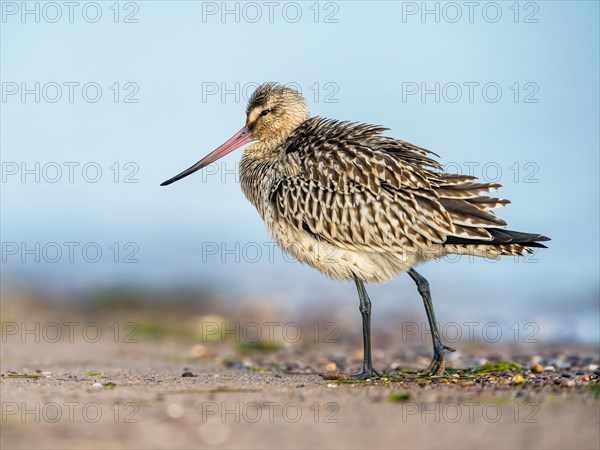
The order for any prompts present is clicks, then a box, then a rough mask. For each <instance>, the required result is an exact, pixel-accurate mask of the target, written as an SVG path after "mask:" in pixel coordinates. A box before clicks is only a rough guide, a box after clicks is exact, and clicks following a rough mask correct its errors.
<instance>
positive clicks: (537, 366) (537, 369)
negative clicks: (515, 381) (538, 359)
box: [531, 363, 544, 373]
mask: <svg viewBox="0 0 600 450" xmlns="http://www.w3.org/2000/svg"><path fill="white" fill-rule="evenodd" d="M531 371H532V372H533V373H542V372H543V371H544V368H543V367H542V365H541V364H539V363H537V364H535V365H534V366H533V367H532V368H531Z"/></svg>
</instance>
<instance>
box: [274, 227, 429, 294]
mask: <svg viewBox="0 0 600 450" xmlns="http://www.w3.org/2000/svg"><path fill="white" fill-rule="evenodd" d="M268 225H269V224H268ZM269 230H270V231H271V234H272V236H273V238H274V239H275V240H276V241H277V242H278V243H279V245H280V246H281V248H282V249H283V250H284V251H286V252H287V253H289V254H290V255H292V256H293V257H294V258H296V259H297V260H298V261H300V262H302V263H305V264H308V265H309V266H311V267H314V268H315V269H317V270H318V271H319V272H321V273H323V274H325V275H327V276H328V277H330V278H333V279H335V280H340V281H347V280H352V279H353V278H354V275H356V276H357V277H358V278H360V279H361V280H363V281H364V282H367V283H385V282H387V281H390V280H392V279H394V278H396V277H397V276H398V275H400V274H401V273H403V272H406V271H407V270H408V269H410V268H411V267H413V266H415V265H417V264H419V263H420V262H422V261H423V257H422V255H420V254H416V253H412V254H410V255H400V254H397V253H381V252H367V251H356V250H348V249H344V248H341V247H338V246H336V245H333V244H330V243H329V242H325V241H322V240H319V239H315V238H314V237H313V236H312V235H311V234H309V233H307V232H306V231H304V230H298V229H295V228H291V227H289V226H286V225H285V224H277V223H275V224H271V226H269Z"/></svg>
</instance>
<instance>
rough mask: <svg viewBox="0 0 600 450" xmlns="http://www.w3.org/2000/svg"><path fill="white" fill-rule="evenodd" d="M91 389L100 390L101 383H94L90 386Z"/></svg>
mask: <svg viewBox="0 0 600 450" xmlns="http://www.w3.org/2000/svg"><path fill="white" fill-rule="evenodd" d="M92 387H93V388H95V389H98V388H101V387H102V383H98V382H96V383H94V384H92Z"/></svg>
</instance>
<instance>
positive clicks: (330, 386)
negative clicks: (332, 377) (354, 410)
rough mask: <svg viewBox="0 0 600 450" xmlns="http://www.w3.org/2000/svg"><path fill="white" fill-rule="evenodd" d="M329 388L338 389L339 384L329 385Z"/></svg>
mask: <svg viewBox="0 0 600 450" xmlns="http://www.w3.org/2000/svg"><path fill="white" fill-rule="evenodd" d="M327 387H328V388H337V387H338V385H337V384H333V383H329V384H328V385H327Z"/></svg>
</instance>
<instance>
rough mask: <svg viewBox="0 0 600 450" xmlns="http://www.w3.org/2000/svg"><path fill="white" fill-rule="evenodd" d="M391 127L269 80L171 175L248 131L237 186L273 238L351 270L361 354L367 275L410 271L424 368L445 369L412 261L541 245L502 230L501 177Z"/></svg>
mask: <svg viewBox="0 0 600 450" xmlns="http://www.w3.org/2000/svg"><path fill="white" fill-rule="evenodd" d="M384 131H386V128H382V127H379V126H375V125H367V124H360V123H351V122H340V121H337V120H331V119H323V118H320V117H312V118H311V117H310V116H309V113H308V109H307V108H306V105H305V102H304V99H303V98H302V96H301V95H300V94H299V93H298V92H296V91H295V90H293V89H289V88H286V87H283V86H281V85H278V84H275V83H267V84H264V85H262V86H260V87H259V88H258V89H257V90H256V91H255V92H254V94H253V95H252V97H251V98H250V101H249V103H248V108H247V110H246V126H245V127H244V128H243V129H242V130H240V131H239V132H238V133H237V134H236V135H235V136H234V137H232V138H231V139H230V140H229V141H227V142H226V143H225V144H223V145H222V146H220V147H219V148H217V149H216V150H215V151H214V152H212V153H211V154H209V155H208V156H206V157H205V158H204V159H202V160H200V161H199V162H198V163H196V164H195V165H193V166H192V167H190V168H189V169H187V170H185V171H184V172H182V173H181V174H179V175H177V176H175V177H173V178H171V179H170V180H167V181H165V182H164V183H163V185H167V184H171V183H173V182H174V181H177V180H179V179H181V178H183V177H185V176H187V175H189V174H191V173H193V172H195V171H197V170H199V169H201V168H203V167H205V166H206V165H208V164H210V163H212V162H214V161H216V160H217V159H218V158H220V157H222V156H224V155H225V154H227V153H229V152H231V151H233V150H235V149H236V148H238V147H240V146H242V145H244V144H245V143H248V142H251V141H255V142H254V143H253V144H252V145H250V146H249V147H248V148H247V149H246V150H245V151H244V155H243V157H242V160H241V164H240V180H241V185H242V190H243V191H244V194H245V195H246V197H247V198H248V199H249V200H250V202H251V203H252V204H253V205H254V206H255V207H256V209H257V210H258V212H259V214H260V215H261V217H262V218H263V219H264V221H265V223H266V224H267V228H268V229H269V231H270V233H271V234H272V236H273V237H274V238H275V239H276V240H277V242H278V243H279V244H280V246H281V247H282V248H283V249H284V250H285V251H287V252H289V253H290V254H292V255H293V256H294V257H296V258H297V259H298V260H299V261H302V262H304V263H307V264H309V265H311V266H312V267H314V268H316V269H317V270H319V271H320V272H322V273H324V274H326V275H328V276H330V277H332V278H335V279H338V280H342V281H344V280H351V279H353V280H354V281H355V283H356V285H357V288H358V293H359V297H360V302H361V309H360V311H361V313H362V316H363V338H364V360H363V369H362V371H361V372H360V373H359V374H358V375H356V377H357V378H361V379H364V378H368V377H370V376H372V375H373V374H376V373H377V372H375V371H374V369H373V366H372V363H371V337H370V317H371V302H370V300H369V298H368V295H367V293H366V290H365V288H364V284H363V282H370V283H381V282H386V281H389V280H391V279H393V278H394V277H396V276H398V275H400V274H401V273H403V272H408V274H409V275H410V276H411V278H412V279H413V280H414V281H415V282H416V284H417V287H418V290H419V293H420V294H421V296H422V298H423V301H424V304H425V308H426V311H427V317H428V319H429V324H430V327H431V332H432V338H433V348H434V357H433V359H432V361H431V364H430V366H429V367H428V368H427V370H426V371H425V373H426V374H441V373H443V371H444V367H445V359H444V351H445V350H449V351H453V349H452V348H450V347H447V346H445V345H443V344H442V342H441V338H440V335H439V331H438V329H437V322H436V320H435V314H434V312H433V304H432V302H431V294H430V292H429V284H428V283H427V280H425V279H424V278H423V277H422V276H421V275H419V274H418V273H417V272H416V271H415V269H414V267H415V266H416V265H418V264H420V263H422V262H425V261H428V260H431V259H435V258H440V257H442V256H444V255H447V254H458V255H463V254H470V255H475V256H481V257H487V258H496V257H499V256H501V255H524V254H525V253H530V252H531V248H532V247H545V246H544V245H543V244H541V243H540V241H546V240H548V238H547V237H545V236H542V235H539V234H530V233H520V232H514V231H510V230H506V229H505V228H504V227H505V226H506V222H504V220H502V219H500V218H499V217H497V216H496V215H495V214H494V213H493V212H492V210H493V209H495V208H498V207H500V206H504V205H506V204H508V203H509V201H508V200H503V199H500V198H497V197H492V196H489V195H487V194H488V193H489V192H491V191H493V190H495V189H498V188H499V187H500V185H499V184H492V183H480V182H478V181H477V180H476V178H475V177H471V176H465V175H456V174H449V173H445V172H444V171H443V169H442V166H441V165H440V164H439V163H438V162H437V161H436V159H434V158H435V157H436V156H437V155H436V154H434V153H432V152H430V151H429V150H425V149H423V148H421V147H417V146H416V145H413V144H410V143H408V142H404V141H400V140H397V139H394V138H391V137H388V136H385V135H384V134H383V132H384Z"/></svg>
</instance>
